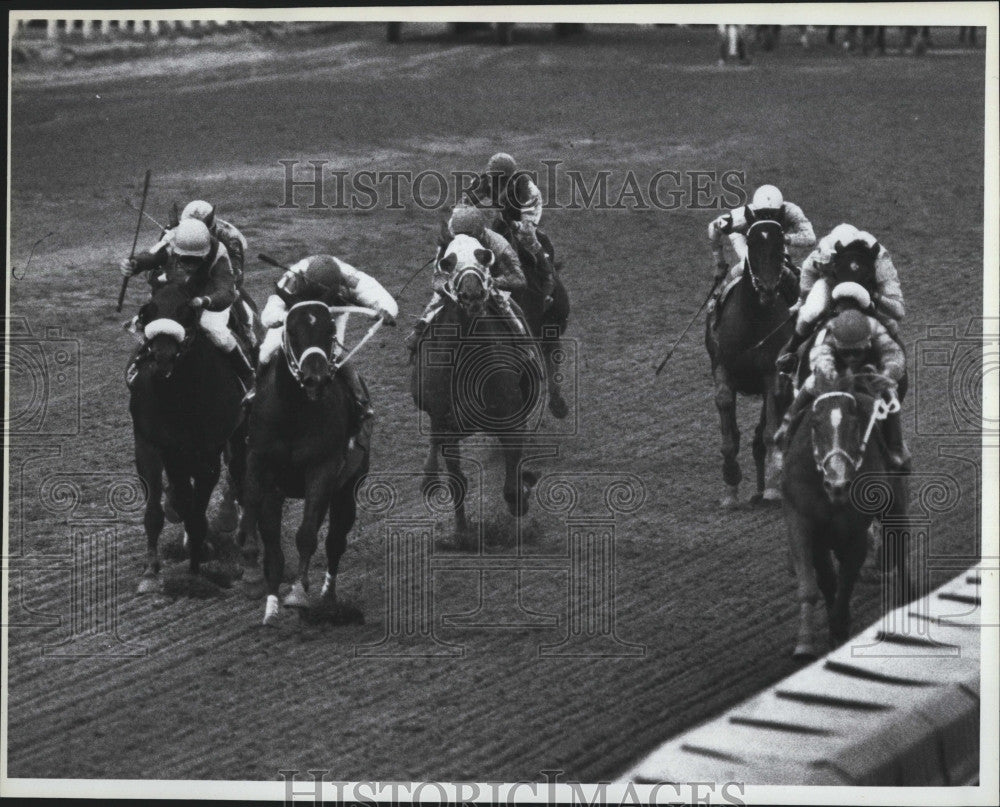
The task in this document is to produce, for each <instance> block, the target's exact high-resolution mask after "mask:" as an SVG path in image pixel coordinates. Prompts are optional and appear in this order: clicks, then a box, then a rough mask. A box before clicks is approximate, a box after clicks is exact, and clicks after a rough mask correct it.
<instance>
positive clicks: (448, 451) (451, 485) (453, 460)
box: [441, 436, 469, 534]
mask: <svg viewBox="0 0 1000 807" xmlns="http://www.w3.org/2000/svg"><path fill="white" fill-rule="evenodd" d="M460 439H461V438H459V437H457V436H454V437H449V438H447V439H443V440H442V441H441V453H442V454H444V464H445V468H446V469H447V470H448V489H449V493H450V495H451V500H452V501H453V502H454V507H455V530H456V531H457V532H458V533H459V534H465V533H468V531H469V520H468V518H467V516H466V514H465V492H466V491H467V490H468V489H469V481H468V479H466V476H465V474H463V473H462V465H461V461H462V455H461V447H460V443H459V440H460Z"/></svg>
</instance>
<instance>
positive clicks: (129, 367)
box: [125, 342, 149, 389]
mask: <svg viewBox="0 0 1000 807" xmlns="http://www.w3.org/2000/svg"><path fill="white" fill-rule="evenodd" d="M148 352H149V342H143V343H142V344H141V345H139V346H138V347H136V349H135V350H133V351H132V355H131V357H130V358H129V360H128V364H126V365H125V385H126V386H127V387H128V388H129V389H132V383H133V382H134V381H135V377H136V376H137V375H138V374H139V363H140V362H141V361H142V360H143V358H145V356H146V355H147V354H148Z"/></svg>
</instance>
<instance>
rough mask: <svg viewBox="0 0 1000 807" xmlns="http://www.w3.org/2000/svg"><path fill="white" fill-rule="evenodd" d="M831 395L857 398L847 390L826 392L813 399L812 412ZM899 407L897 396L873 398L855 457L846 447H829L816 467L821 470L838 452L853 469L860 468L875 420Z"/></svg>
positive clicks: (831, 396)
mask: <svg viewBox="0 0 1000 807" xmlns="http://www.w3.org/2000/svg"><path fill="white" fill-rule="evenodd" d="M833 397H838V398H850V399H851V400H852V401H854V402H855V403H857V399H856V398H855V397H854V396H853V395H851V393H849V392H827V393H824V394H823V395H820V396H819V397H818V398H816V400H815V401H813V412H815V411H816V404H818V403H819V402H820V401H822V400H823V399H824V398H833ZM899 408H900V404H899V399H898V398H895V397H894V398H892V400H890V401H886V400H885V399H883V398H875V402H874V405H873V406H872V413H871V417H869V418H868V426H867V427H866V428H865V434H864V436H863V437H862V438H861V444H860V445H859V446H858V457H857V459H855V458H854V457H852V456H851V454H850V452H848V451H847V450H846V449H844V448H840V447H839V446H838V447H836V448H831V449H830V450H829V451H828V452H826V454H825V455H824V457H823V459H822V460H817V462H816V469H817V470H818V471H820V472H822V470H823V468H824V467H826V464H827V462H829V460H830V459H831V458H832V457H835V456H837V455H838V454H840V455H842V456H843V457H844V458H845V459H846V460H847V461H848V462H849V463H850V464H851V466H852V467H853V468H854V470H858V469H859V468H861V465H862V463H863V462H864V461H865V453H866V452H867V451H868V441H869V439H870V438H871V436H872V430H873V429H874V428H875V423H876V421H882V420H885V419H886V418H887V417H888V416H889V415H891V414H893V413H895V412H898V411H899Z"/></svg>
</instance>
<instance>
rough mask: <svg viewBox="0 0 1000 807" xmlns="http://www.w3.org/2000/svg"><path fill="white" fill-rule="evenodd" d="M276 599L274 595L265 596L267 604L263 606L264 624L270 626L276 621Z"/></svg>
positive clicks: (278, 610)
mask: <svg viewBox="0 0 1000 807" xmlns="http://www.w3.org/2000/svg"><path fill="white" fill-rule="evenodd" d="M279 612H280V608H279V607H278V597H277V595H275V594H268V595H267V604H266V605H265V606H264V624H265V625H271V624H273V623H274V622H275V621H276V620H277V619H278V613H279Z"/></svg>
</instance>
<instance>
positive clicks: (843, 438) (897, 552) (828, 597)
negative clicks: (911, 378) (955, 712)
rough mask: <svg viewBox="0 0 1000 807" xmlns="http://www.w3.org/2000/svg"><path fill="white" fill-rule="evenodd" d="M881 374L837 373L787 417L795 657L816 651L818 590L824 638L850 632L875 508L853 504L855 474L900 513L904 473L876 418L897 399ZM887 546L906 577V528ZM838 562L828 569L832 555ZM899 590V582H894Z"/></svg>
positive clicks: (858, 483)
mask: <svg viewBox="0 0 1000 807" xmlns="http://www.w3.org/2000/svg"><path fill="white" fill-rule="evenodd" d="M879 378H880V377H879V376H876V375H874V374H867V375H866V374H858V375H856V376H853V377H848V378H845V379H841V381H840V382H839V384H838V385H836V386H835V388H834V389H832V390H829V391H827V392H824V393H823V394H821V395H819V396H818V397H817V398H816V400H815V401H814V402H813V405H812V407H811V409H806V410H804V411H803V412H802V415H801V417H800V418H799V419H798V422H797V423H795V424H792V426H791V430H792V431H791V435H790V439H789V446H788V450H787V452H786V454H785V463H784V474H783V475H782V493H783V494H784V515H785V523H786V525H787V528H788V540H789V548H790V552H791V557H792V565H793V567H794V570H795V576H796V579H797V582H798V599H799V609H800V612H799V631H798V642H797V644H796V647H795V651H794V653H793V655H794V657H795V658H798V659H811V658H815V657H816V656H817V655H818V654H819V650H818V646H817V642H816V637H815V633H814V628H815V626H814V621H815V609H816V604H817V602H818V600H819V596H820V594H822V595H823V599H824V602H825V603H826V609H827V617H828V623H829V631H830V640H831V642H832V643H833V644H834V645H840V644H842V643H843V642H844V641H846V640H847V638H848V636H849V634H850V627H851V617H850V599H851V592H852V590H853V588H854V584H855V582H856V580H857V578H858V573H859V572H860V570H861V567H862V565H863V564H864V561H865V556H866V554H867V551H868V538H867V534H868V529H869V527H870V526H871V524H872V520H873V517H874V516H873V514H872V513H871V512H870V511H866V510H864V509H859V507H858V504H859V503H865V502H866V501H867V500H869V499H870V498H872V496H873V495H874V496H876V497H877V496H879V495H881V494H880V493H879V492H877V491H875V490H874V488H873V489H871V490H867V489H866V488H865V485H866V482H865V480H858V476H859V475H860V474H865V475H866V476H867V475H868V474H873V475H875V476H874V477H869V478H870V479H872V483H873V484H875V485H879V486H883V490H885V489H886V487H887V489H888V495H889V501H888V503H887V508H886V515H887V516H890V517H902V516H905V513H906V504H907V494H906V475H905V474H898V473H887V469H888V467H889V462H888V457H887V450H886V445H885V440H884V439H883V435H882V431H881V428H880V427H879V425H878V424H879V421H880V420H883V419H884V418H885V417H886V416H887V415H888V414H889V413H890V412H891V411H892V410H893V407H894V406H898V405H899V404H898V401H892V402H890V403H887V402H886V401H885V399H884V398H882V397H881V393H880V392H879V391H878V389H877V387H876V381H877V380H878V379H879ZM891 540H892V541H894V542H897V543H899V546H895V547H891V555H892V557H893V558H895V564H896V572H897V575H898V579H899V580H900V581H902V580H904V578H905V576H906V568H907V564H906V546H905V532H904V531H899V533H893V534H892V537H891ZM831 556H832V557H835V558H836V559H837V562H838V567H839V568H838V569H837V570H836V571H834V568H833V562H832V557H831ZM900 589H902V586H900Z"/></svg>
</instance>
